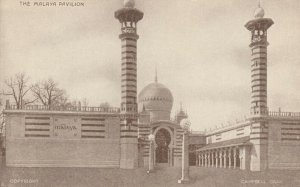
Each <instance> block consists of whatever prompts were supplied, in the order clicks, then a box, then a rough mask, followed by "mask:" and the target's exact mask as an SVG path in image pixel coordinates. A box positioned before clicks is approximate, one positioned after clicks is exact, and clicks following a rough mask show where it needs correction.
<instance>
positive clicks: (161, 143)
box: [155, 128, 171, 163]
mask: <svg viewBox="0 0 300 187" xmlns="http://www.w3.org/2000/svg"><path fill="white" fill-rule="evenodd" d="M170 142H171V135H170V133H169V132H168V131H167V130H166V129H164V128H162V129H160V130H159V131H157V133H156V135H155V143H156V145H157V147H156V150H155V161H156V163H169V157H170V156H169V144H170Z"/></svg>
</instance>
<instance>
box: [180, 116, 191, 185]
mask: <svg viewBox="0 0 300 187" xmlns="http://www.w3.org/2000/svg"><path fill="white" fill-rule="evenodd" d="M190 125H191V123H190V121H189V120H188V119H183V120H182V121H181V122H180V126H181V128H182V129H183V136H182V157H181V159H182V166H181V179H179V180H178V183H180V184H183V183H187V182H189V180H190V179H189V178H190V177H189V128H190Z"/></svg>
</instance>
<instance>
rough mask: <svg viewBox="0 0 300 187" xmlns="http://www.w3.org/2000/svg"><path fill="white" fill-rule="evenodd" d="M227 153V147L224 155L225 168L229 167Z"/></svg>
mask: <svg viewBox="0 0 300 187" xmlns="http://www.w3.org/2000/svg"><path fill="white" fill-rule="evenodd" d="M226 157H227V153H226V149H224V155H223V158H224V167H223V168H227V158H226Z"/></svg>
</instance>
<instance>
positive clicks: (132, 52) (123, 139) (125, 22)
mask: <svg viewBox="0 0 300 187" xmlns="http://www.w3.org/2000/svg"><path fill="white" fill-rule="evenodd" d="M143 15H144V14H143V12H141V11H139V10H138V9H136V8H134V1H133V0H127V1H125V4H124V8H122V9H119V10H117V11H116V12H115V18H117V19H118V20H119V21H120V23H121V34H120V35H119V38H120V39H121V46H122V50H121V52H122V55H121V56H122V60H121V92H122V93H121V114H120V116H121V120H120V146H121V158H120V167H121V168H124V169H131V168H135V167H137V164H138V145H137V144H138V141H137V138H138V132H137V131H138V130H137V128H138V127H137V60H136V59H137V58H136V56H137V40H138V38H139V36H138V35H137V32H136V26H137V22H138V21H139V20H141V19H142V18H143Z"/></svg>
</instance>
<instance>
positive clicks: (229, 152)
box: [228, 148, 232, 169]
mask: <svg viewBox="0 0 300 187" xmlns="http://www.w3.org/2000/svg"><path fill="white" fill-rule="evenodd" d="M228 161H229V169H230V168H231V167H232V166H231V148H230V149H229V150H228Z"/></svg>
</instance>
